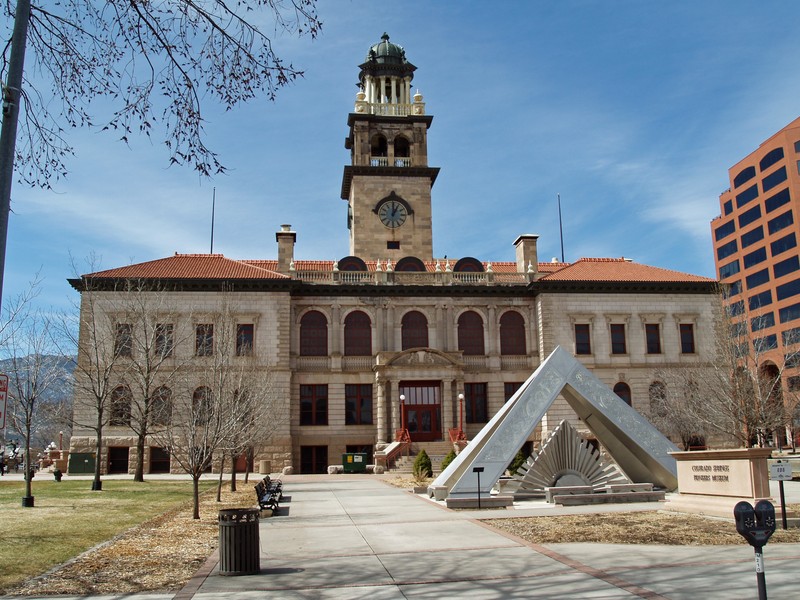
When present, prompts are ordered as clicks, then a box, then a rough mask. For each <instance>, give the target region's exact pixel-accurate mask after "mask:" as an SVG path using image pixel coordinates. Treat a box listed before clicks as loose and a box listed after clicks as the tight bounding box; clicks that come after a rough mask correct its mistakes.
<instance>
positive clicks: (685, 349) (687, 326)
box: [679, 323, 695, 354]
mask: <svg viewBox="0 0 800 600" xmlns="http://www.w3.org/2000/svg"><path fill="white" fill-rule="evenodd" d="M679 328H680V334H681V354H694V353H695V346H694V324H693V323H681V324H680V326H679Z"/></svg>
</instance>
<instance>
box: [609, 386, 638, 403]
mask: <svg viewBox="0 0 800 600" xmlns="http://www.w3.org/2000/svg"><path fill="white" fill-rule="evenodd" d="M614 393H615V394H616V395H617V396H619V397H620V398H622V399H623V400H624V401H625V404H627V405H628V406H633V404H632V401H631V388H630V386H629V385H628V384H627V383H625V382H624V381H620V382H619V383H617V384H616V385H615V386H614Z"/></svg>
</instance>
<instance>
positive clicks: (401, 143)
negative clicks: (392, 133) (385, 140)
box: [394, 135, 411, 167]
mask: <svg viewBox="0 0 800 600" xmlns="http://www.w3.org/2000/svg"><path fill="white" fill-rule="evenodd" d="M409 158H411V146H410V145H409V143H408V140H407V139H406V138H404V137H403V136H401V135H399V136H397V137H396V138H394V166H395V167H410V166H411V161H410V160H409Z"/></svg>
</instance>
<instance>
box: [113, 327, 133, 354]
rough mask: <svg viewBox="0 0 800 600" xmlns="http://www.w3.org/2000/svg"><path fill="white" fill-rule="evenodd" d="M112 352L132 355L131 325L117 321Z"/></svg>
mask: <svg viewBox="0 0 800 600" xmlns="http://www.w3.org/2000/svg"><path fill="white" fill-rule="evenodd" d="M114 354H115V355H116V356H124V357H126V358H130V357H131V356H132V355H133V325H131V324H130V323H117V327H116V330H115V335H114Z"/></svg>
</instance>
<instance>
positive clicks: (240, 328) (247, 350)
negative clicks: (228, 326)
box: [236, 323, 254, 356]
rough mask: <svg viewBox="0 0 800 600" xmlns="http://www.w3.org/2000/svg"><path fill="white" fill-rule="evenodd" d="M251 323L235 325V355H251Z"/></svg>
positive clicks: (252, 333) (252, 331) (252, 332)
mask: <svg viewBox="0 0 800 600" xmlns="http://www.w3.org/2000/svg"><path fill="white" fill-rule="evenodd" d="M253 335H254V330H253V324H252V323H239V324H237V325H236V356H252V355H253Z"/></svg>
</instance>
